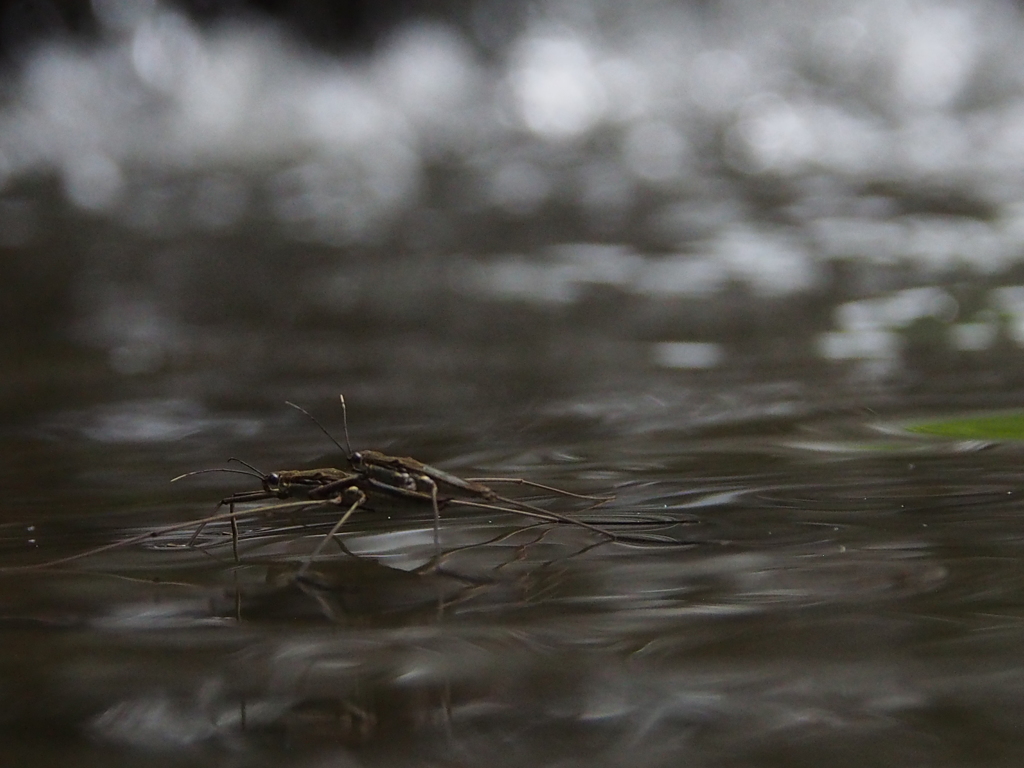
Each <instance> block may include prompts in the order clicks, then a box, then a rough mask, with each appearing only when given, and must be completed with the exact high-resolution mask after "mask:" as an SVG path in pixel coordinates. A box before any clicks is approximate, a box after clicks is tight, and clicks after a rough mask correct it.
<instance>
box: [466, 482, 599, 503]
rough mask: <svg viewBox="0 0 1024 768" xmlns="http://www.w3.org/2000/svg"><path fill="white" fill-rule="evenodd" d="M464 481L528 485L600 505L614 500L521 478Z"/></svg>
mask: <svg viewBox="0 0 1024 768" xmlns="http://www.w3.org/2000/svg"><path fill="white" fill-rule="evenodd" d="M466 480H468V481H469V482H471V483H509V484H514V485H528V486H530V487H531V488H540V489H541V490H543V491H550V492H551V493H557V494H558V495H560V496H568V497H570V498H573V499H585V500H586V501H597V502H600V503H601V504H604V503H606V502H609V501H614V500H615V497H614V496H588V495H587V494H585V493H573V492H572V491H567V490H565V489H564V488H555V487H554V486H553V485H544V484H543V483H535V482H533V480H526V479H525V478H522V477H467V478H466Z"/></svg>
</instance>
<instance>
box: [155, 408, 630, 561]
mask: <svg viewBox="0 0 1024 768" xmlns="http://www.w3.org/2000/svg"><path fill="white" fill-rule="evenodd" d="M339 399H340V401H341V407H342V423H343V428H344V434H345V445H344V446H342V444H341V443H339V442H338V440H337V439H335V437H334V436H333V435H332V434H331V433H330V432H329V431H328V430H327V429H326V428H325V427H324V426H323V425H322V424H321V423H320V422H319V421H318V420H317V419H316V418H315V417H313V416H312V414H310V413H309V412H308V411H306V410H305V409H304V408H302V407H301V406H298V405H296V404H294V403H288V405H289V406H291V407H292V408H295V409H296V410H298V411H301V412H302V413H303V414H305V415H306V416H307V417H309V418H310V419H311V420H312V421H313V423H315V424H316V425H317V427H319V428H320V430H321V431H323V433H324V434H325V435H327V437H328V438H329V439H330V440H331V442H333V443H334V444H335V445H336V446H337V447H338V449H339V450H341V451H342V452H343V453H344V455H345V461H346V463H347V464H348V467H349V468H348V469H337V468H333V467H321V468H317V469H308V470H282V471H278V472H271V473H268V474H262V473H260V472H259V471H258V470H256V469H255V468H254V467H251V466H249V467H248V469H249V470H251V471H252V472H253V473H254V475H255V476H256V477H258V478H259V480H260V482H261V484H262V489H260V490H256V491H241V492H239V493H236V494H232V495H231V496H228V497H226V498H224V499H222V500H221V502H220V504H218V508H219V507H220V506H225V505H226V506H228V508H229V514H230V515H231V517H230V519H231V521H232V544H233V547H234V551H235V557H236V559H237V528H236V527H235V525H236V524H235V517H234V507H235V505H236V504H242V503H246V502H256V501H264V500H269V499H278V500H287V499H293V498H296V497H297V496H298V497H302V498H303V499H305V503H307V504H315V503H320V504H331V505H335V506H337V507H343V508H346V511H345V512H344V514H342V516H341V517H340V518H339V520H338V522H337V523H336V524H335V525H334V527H333V528H332V529H331V530H330V532H329V533H328V534H327V535H326V536H324V537H323V539H321V541H320V543H319V544H318V545H317V547H316V549H315V550H314V551H313V553H312V554H311V555H310V556H309V557H308V558H307V559H306V560H305V561H304V563H303V565H302V567H301V569H300V573H303V572H305V570H306V569H307V568H308V567H309V565H310V564H311V563H312V561H313V560H314V559H315V558H316V557H317V556H318V555H319V554H320V552H321V551H322V550H323V548H324V546H326V544H327V542H328V541H330V540H331V539H332V538H333V537H334V535H335V534H337V533H338V531H339V530H341V528H342V527H343V526H344V524H345V523H346V522H347V521H348V519H349V517H350V516H351V515H352V514H353V513H354V512H355V511H356V510H357V509H359V508H361V507H366V508H368V509H372V508H373V503H374V502H373V500H374V499H380V498H381V497H382V496H383V497H390V498H391V499H392V500H405V501H408V502H412V503H419V504H429V505H430V508H431V510H432V512H433V519H434V550H435V556H439V555H440V551H441V544H440V518H441V509H442V508H444V507H447V506H452V505H461V506H465V507H475V508H479V509H492V510H495V511H500V512H509V513H512V514H516V515H521V516H525V517H530V518H535V519H540V520H546V521H549V522H553V523H566V524H570V525H576V526H579V527H582V528H585V529H588V530H590V531H593V532H595V533H598V534H600V535H601V536H602V537H605V538H607V539H608V540H609V541H618V540H619V537H617V536H616V535H615V534H613V533H611V532H609V531H606V530H604V529H603V528H600V527H598V526H595V525H592V524H590V523H587V522H585V521H582V520H578V519H575V518H572V517H569V516H567V515H563V514H560V513H558V512H552V511H551V510H547V509H544V508H542V507H538V506H535V505H533V504H530V503H528V502H525V501H521V500H519V499H513V498H509V497H506V496H502V495H500V494H499V493H497V492H496V491H494V490H493V489H492V488H490V487H489V486H488V485H485V484H484V482H483V481H485V480H486V481H487V482H492V483H496V482H503V483H512V484H517V485H525V486H529V487H533V488H538V489H541V490H545V491H548V492H552V493H557V494H559V495H563V496H568V497H571V498H576V499H583V500H587V501H590V502H593V503H592V504H591V505H590V506H589V507H588V509H593V508H594V507H596V506H599V505H600V504H604V503H606V502H608V501H611V500H612V499H613V498H614V497H612V496H588V495H584V494H577V493H572V492H570V491H565V490H562V489H560V488H554V487H552V486H548V485H543V484H541V483H535V482H533V481H530V480H526V479H524V478H469V479H465V478H461V477H458V476H456V475H453V474H451V473H449V472H445V471H444V470H441V469H438V468H437V467H432V466H430V465H429V464H424V463H423V462H421V461H418V460H416V459H413V458H410V457H407V456H390V455H388V454H385V453H381V452H380V451H373V450H363V451H353V450H352V446H351V441H350V440H349V435H348V414H347V407H346V405H345V397H344V396H343V395H342V396H339ZM208 471H214V472H216V471H232V472H236V473H239V472H240V473H242V474H249V472H245V471H243V470H226V468H225V469H213V470H199V472H208ZM192 474H196V473H186V474H185V475H182V476H180V477H178V478H175V480H178V479H181V477H187V476H189V475H192ZM298 503H300V504H301V503H303V502H298ZM275 508H280V505H273V506H271V507H266V508H262V509H255V510H250V512H253V513H258V512H261V511H264V510H269V509H275ZM205 524H206V523H205V522H200V523H199V526H200V527H199V528H198V529H197V531H196V534H195V535H194V536H193V542H194V540H195V538H196V537H197V536H198V535H199V533H200V532H201V530H202V527H203V526H204V525H205Z"/></svg>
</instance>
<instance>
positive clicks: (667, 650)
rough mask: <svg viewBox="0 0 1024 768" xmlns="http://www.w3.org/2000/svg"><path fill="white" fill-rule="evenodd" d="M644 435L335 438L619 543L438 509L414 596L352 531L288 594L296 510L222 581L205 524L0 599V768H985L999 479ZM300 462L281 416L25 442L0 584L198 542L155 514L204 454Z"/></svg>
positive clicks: (182, 507)
mask: <svg viewBox="0 0 1024 768" xmlns="http://www.w3.org/2000/svg"><path fill="white" fill-rule="evenodd" d="M350 402H351V400H350ZM314 405H316V404H314ZM617 407H618V408H620V409H621V408H622V407H623V406H622V403H619V404H618V406H617ZM643 407H646V406H638V410H642V408H643ZM653 407H654V406H651V408H653ZM331 408H332V409H333V406H331ZM316 410H318V411H319V410H327V411H328V414H327V416H326V417H327V418H332V417H331V416H330V415H329V409H326V408H323V409H320V408H317V409H316ZM776 410H782V409H781V408H779V407H778V404H776ZM658 411H659V413H658V414H656V415H655V414H651V415H647V416H638V415H636V414H635V413H634V414H631V415H629V416H628V418H627V417H625V416H622V415H621V413H620V416H619V419H618V422H617V421H616V419H615V418H611V417H606V418H605V419H604V421H603V423H602V420H600V419H596V418H593V417H591V418H589V419H585V418H582V417H578V421H577V423H576V424H575V426H566V425H565V424H564V423H560V422H559V421H558V420H557V419H556V418H554V417H552V416H544V415H542V414H543V413H544V409H543V407H542V406H540V405H537V404H536V402H535V403H534V404H533V405H532V406H531V408H530V409H528V410H526V411H525V413H526V415H524V416H523V418H522V419H521V422H522V424H523V426H522V427H521V429H520V431H516V430H514V429H509V428H502V427H496V426H494V424H496V423H502V424H509V423H511V421H512V420H511V419H509V420H502V419H500V417H499V416H498V415H494V416H493V418H492V420H491V421H490V422H488V421H487V420H486V418H485V417H478V426H479V425H480V424H483V426H479V428H480V430H481V431H484V430H486V431H487V432H488V433H489V434H487V435H473V434H471V433H469V432H468V431H466V432H464V433H463V434H453V433H452V430H451V428H450V427H445V425H444V424H442V423H441V421H440V419H438V418H437V417H430V416H429V415H428V416H426V417H424V419H423V420H421V421H412V420H406V421H399V422H398V423H395V424H392V425H387V424H385V422H386V421H387V419H386V418H385V417H383V416H381V415H380V414H375V415H374V418H373V419H372V421H371V422H370V426H369V430H367V423H366V422H367V420H366V417H365V412H363V413H361V411H360V409H359V408H358V406H357V404H356V403H352V418H353V431H354V432H356V435H357V436H356V437H355V438H354V439H356V440H357V442H358V443H360V444H361V443H362V434H363V432H365V431H369V432H371V433H377V434H383V433H384V432H385V431H387V432H389V435H388V437H387V438H382V439H383V440H384V442H383V443H380V445H384V446H386V447H388V448H389V449H391V450H395V451H396V452H402V453H415V454H416V455H417V456H421V457H424V458H429V459H430V460H431V461H436V462H438V463H440V464H442V465H443V466H444V467H445V468H447V469H449V470H451V471H457V472H459V473H460V474H464V475H467V476H472V475H480V474H486V475H495V474H500V475H514V476H523V477H528V478H530V479H532V480H535V481H537V482H544V483H548V484H554V485H559V486H564V487H566V488H571V489H573V490H576V491H579V492H584V493H585V492H590V493H605V492H612V493H614V494H615V495H616V499H615V500H614V501H613V502H610V503H608V504H606V505H604V506H603V507H602V508H600V509H599V510H592V511H590V512H589V513H585V514H582V515H581V516H582V517H583V518H584V519H588V520H591V521H593V522H595V523H599V524H604V525H607V526H608V528H609V529H610V530H614V531H615V532H616V533H617V534H619V535H621V536H622V537H623V540H624V541H623V542H622V543H613V542H608V541H605V540H602V538H601V537H600V536H598V535H596V534H594V533H592V532H591V531H588V530H583V529H580V528H574V527H572V526H568V525H557V526H556V525H551V524H547V523H539V524H538V521H536V520H529V519H524V518H517V517H516V516H514V515H510V514H503V513H494V512H488V511H480V510H468V509H464V510H461V511H460V510H456V509H451V510H446V511H445V514H444V520H443V524H442V529H441V530H442V547H443V549H444V551H445V553H446V554H445V556H444V560H443V564H442V569H441V570H440V571H433V570H431V569H429V568H423V567H422V566H424V564H425V563H427V562H428V561H429V559H430V557H431V555H432V554H433V543H432V532H431V514H430V512H429V510H425V509H423V508H422V507H420V508H413V509H405V510H401V509H399V510H392V511H391V514H390V515H388V514H387V513H371V512H366V513H357V514H356V516H355V517H354V518H353V519H352V520H351V523H350V524H349V525H347V526H346V528H345V533H344V543H345V545H346V546H347V548H348V549H349V551H350V552H351V553H352V555H355V556H352V555H345V554H342V553H340V552H339V551H338V550H337V549H334V548H330V549H327V550H325V552H326V553H327V556H325V557H324V558H322V559H320V560H318V562H317V563H316V564H315V565H314V566H313V567H312V568H311V569H310V570H309V571H308V572H306V574H304V576H303V577H302V578H301V579H296V577H295V574H296V571H297V569H298V567H299V565H300V564H301V562H302V561H303V558H304V556H305V555H306V554H307V553H309V552H310V551H311V550H312V548H313V547H314V546H315V545H316V543H317V542H318V541H319V538H320V537H321V536H322V535H323V534H324V533H325V532H326V530H327V529H328V528H329V527H330V525H331V524H332V523H333V521H334V520H335V519H336V518H337V513H336V512H332V511H330V510H327V511H324V510H308V511H304V512H300V513H292V514H283V513H282V514H280V515H279V516H274V517H267V518H261V519H254V520H247V521H246V522H244V523H243V525H242V529H241V535H242V540H241V545H240V558H241V563H240V564H238V565H236V564H235V563H234V562H233V560H232V555H231V547H230V543H229V540H230V536H229V533H228V529H227V526H226V525H225V524H224V523H223V521H222V522H220V523H219V524H215V525H212V526H210V527H209V528H207V529H206V530H204V532H203V534H202V536H201V537H200V539H199V540H198V542H197V543H198V544H199V545H200V548H199V549H190V548H188V546H187V540H188V538H189V537H190V535H191V533H192V529H183V530H179V531H176V532H173V533H168V534H166V535H164V536H159V537H156V538H153V539H152V540H148V541H146V542H143V543H141V544H136V545H134V546H129V547H125V548H121V549H114V550H110V551H107V552H105V553H102V554H98V555H96V556H94V557H91V558H87V559H83V560H78V561H74V562H69V563H66V564H64V565H60V566H53V567H50V568H44V569H40V570H30V571H25V572H8V573H5V574H4V575H3V577H2V581H0V584H2V587H0V588H2V590H3V597H2V600H3V616H2V618H0V633H2V635H3V642H2V648H3V652H2V659H0V664H2V673H0V674H2V681H3V691H4V696H3V701H4V704H3V708H2V719H0V723H2V728H3V731H4V744H5V747H4V750H5V755H6V756H7V757H6V759H10V760H11V761H13V762H18V763H27V762H32V763H33V764H37V765H45V764H53V765H58V764H59V765H67V764H74V765H101V764H102V765H137V764H138V761H140V760H145V761H147V762H148V763H152V764H154V765H207V764H208V765H224V764H228V765H300V766H304V765H328V764H330V765H338V764H341V765H348V764H353V765H392V764H401V765H408V764H416V765H418V764H424V765H437V764H452V765H481V764H494V765H510V766H511V765H539V764H540V765H543V764H559V765H567V764H578V763H579V764H582V763H584V762H585V763H591V764H598V765H636V764H640V763H642V764H646V765H676V764H679V763H680V762H681V761H686V762H692V763H695V764H714V765H752V764H756V765H776V764H777V765H803V764H807V765H810V764H820V763H821V762H829V763H832V764H840V765H845V764H849V765H862V764H864V763H871V764H881V765H888V764H892V765H897V764H905V763H906V762H907V761H908V760H909V761H913V762H926V763H928V764H934V765H962V764H966V763H969V764H986V765H1004V764H1005V765H1011V764H1016V762H1017V759H1018V757H1017V756H1018V754H1019V749H1020V737H1019V721H1020V718H1021V715H1022V712H1021V709H1022V707H1024V678H1022V675H1021V671H1020V665H1019V647H1020V644H1021V640H1022V636H1024V625H1022V623H1021V619H1020V617H1021V613H1022V606H1024V592H1022V590H1021V585H1022V584H1024V571H1022V569H1021V566H1020V562H1021V559H1020V550H1021V547H1022V545H1024V537H1022V536H1021V535H1020V534H1019V532H1017V531H1016V528H1017V527H1018V520H1019V519H1020V516H1021V507H1020V500H1019V497H1020V471H1019V460H1020V453H1021V451H1020V449H1019V448H1018V447H1016V446H1014V445H1012V444H997V445H986V444H983V443H977V442H956V441H950V440H943V439H939V438H925V437H921V436H913V435H911V434H910V433H906V432H903V431H901V429H900V427H899V419H898V418H897V417H898V416H899V415H900V414H886V415H884V416H879V415H877V414H875V415H871V414H868V413H867V412H865V411H860V412H856V413H853V414H850V413H847V414H838V415H832V416H829V415H822V414H807V415H795V416H792V415H773V414H771V413H770V409H767V408H762V411H763V412H762V415H761V417H760V418H759V419H757V420H755V419H753V418H749V419H740V420H738V421H737V422H733V423H729V424H727V425H725V426H722V425H710V426H708V425H705V426H700V425H697V424H691V426H690V427H689V428H684V427H682V426H681V425H680V424H681V423H682V422H684V421H685V420H686V414H685V413H682V412H680V411H679V410H678V408H676V407H670V406H666V405H662V406H658ZM674 420H675V421H677V422H679V424H673V423H672V422H673V421H674ZM62 425H63V429H61V428H60V427H61V426H62ZM69 425H71V426H69ZM389 427H390V428H389ZM90 430H91V431H90ZM103 430H108V431H107V432H104V431H103ZM118 430H120V431H118ZM492 435H493V436H492ZM535 435H542V436H543V437H542V438H541V437H535ZM90 436H91V437H90ZM325 443H326V440H325V439H323V438H322V436H321V435H320V434H319V432H318V431H317V430H316V428H315V427H314V426H313V425H311V424H310V423H308V422H307V421H305V419H304V418H303V417H301V415H299V414H296V413H294V412H290V409H286V408H284V407H283V406H282V407H279V408H273V409H267V410H265V411H263V410H261V411H253V410H247V411H239V410H233V411H228V410H223V411H220V410H214V409H209V410H206V411H202V412H199V411H198V410H197V407H196V406H193V407H192V410H191V411H190V410H189V408H188V407H186V404H185V403H183V402H180V401H179V402H177V403H174V402H170V403H168V402H166V401H164V402H156V401H149V402H138V401H136V402H133V403H132V402H130V403H122V404H120V405H103V406H96V407H92V408H87V409H81V410H76V411H65V412H62V413H58V414H52V413H51V414H49V415H47V416H46V417H45V418H43V420H42V426H37V427H35V428H32V429H28V430H21V431H15V432H9V433H8V436H7V438H6V439H5V441H4V452H5V456H4V460H3V462H2V464H3V466H4V467H5V478H4V483H5V487H7V488H11V489H14V490H12V491H11V492H10V493H9V494H8V499H7V505H6V512H5V524H4V528H3V553H4V560H5V563H7V564H14V563H38V562H43V561H47V560H51V559H55V558H57V557H60V556H63V555H67V554H70V553H76V552H80V551H83V550H85V549H88V548H89V547H92V546H98V545H102V544H104V543H107V542H111V541H116V540H118V539H121V538H126V537H129V536H131V535H133V534H136V533H138V532H140V531H145V530H148V529H150V528H153V527H155V526H157V525H159V524H164V523H166V524H170V523H173V522H179V521H187V520H189V519H198V518H199V517H202V516H204V515H206V514H208V513H209V512H210V511H211V510H212V508H213V505H214V502H215V500H216V499H218V498H220V497H221V496H223V495H224V494H226V493H228V492H230V491H233V490H237V489H240V488H242V489H245V488H249V487H251V486H252V483H251V482H250V481H249V480H247V479H246V478H242V477H239V478H233V477H232V476H223V477H221V476H217V475H206V476H200V477H196V478H192V479H191V480H190V481H182V482H181V483H179V484H176V485H168V484H167V483H166V480H167V479H168V478H169V477H171V476H173V475H176V474H178V473H179V472H180V471H182V470H186V469H189V468H193V467H197V466H205V465H216V462H214V461H213V460H212V459H210V458H209V456H210V455H211V454H213V455H216V454H220V455H222V456H223V455H226V454H228V453H232V454H237V455H242V456H245V457H246V459H247V460H250V461H252V462H254V463H255V464H257V465H259V466H268V467H270V466H273V467H275V468H282V467H294V466H299V465H301V466H312V465H321V464H323V463H325V462H329V461H330V460H331V459H332V458H333V459H334V460H335V463H337V459H338V457H337V455H336V454H330V453H326V454H325V453H324V452H323V448H324V444H325ZM509 493H510V495H517V496H518V495H520V494H519V492H518V491H510V492H509ZM542 496H543V495H542ZM538 503H542V504H546V505H547V504H556V500H555V499H553V498H543V497H542V498H539V499H538ZM552 508H555V509H561V510H572V509H573V504H572V503H570V502H568V501H561V502H557V504H556V506H553V507H552ZM673 542H674V543H673Z"/></svg>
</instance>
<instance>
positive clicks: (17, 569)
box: [0, 500, 329, 573]
mask: <svg viewBox="0 0 1024 768" xmlns="http://www.w3.org/2000/svg"><path fill="white" fill-rule="evenodd" d="M327 503H329V502H324V501H309V500H303V501H291V502H285V503H283V504H269V505H267V506H265V507H257V508H256V509H247V510H246V511H245V512H244V514H247V515H253V514H261V513H264V512H274V511H277V510H279V509H301V508H303V507H312V506H318V505H319V506H323V505H324V504H327ZM233 515H234V513H233V512H218V513H217V514H214V515H210V516H209V517H205V518H203V519H201V520H189V521H188V522H186V523H175V524H174V525H166V526H164V527H163V528H157V529H156V530H152V531H146V532H145V533H140V534H138V535H136V536H129V537H128V538H127V539H121V540H120V541H112V542H111V543H110V544H104V545H102V546H99V547H93V548H92V549H89V550H86V551H85V552H78V553H77V554H74V555H68V556H67V557H59V558H57V559H56V560H48V561H46V562H45V563H35V564H33V565H11V566H3V567H0V573H22V572H26V571H37V570H41V569H43V568H53V567H54V566H58V565H66V564H67V563H73V562H75V561H76V560H84V559H85V558H87V557H92V556H93V555H99V554H102V553H103V552H109V551H111V550H113V549H121V548H122V547H129V546H131V545H132V544H141V543H142V542H144V541H149V540H151V539H155V538H156V537H158V536H163V535H164V534H168V533H174V532H175V531H184V530H186V529H188V528H191V527H193V526H195V525H209V524H210V523H217V522H220V521H222V520H230V519H231V517H232V516H233Z"/></svg>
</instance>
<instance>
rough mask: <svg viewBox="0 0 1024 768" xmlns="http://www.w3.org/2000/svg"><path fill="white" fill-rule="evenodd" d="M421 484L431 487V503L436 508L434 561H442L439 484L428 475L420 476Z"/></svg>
mask: <svg viewBox="0 0 1024 768" xmlns="http://www.w3.org/2000/svg"><path fill="white" fill-rule="evenodd" d="M417 479H418V480H419V481H420V482H421V483H427V484H429V486H430V503H431V505H432V506H433V507H434V559H435V560H440V558H441V509H440V507H438V506H437V483H435V482H434V481H433V479H432V478H430V477H427V476H426V475H420V476H419V477H418V478H417Z"/></svg>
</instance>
